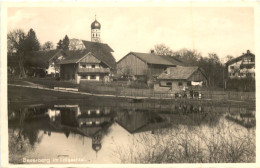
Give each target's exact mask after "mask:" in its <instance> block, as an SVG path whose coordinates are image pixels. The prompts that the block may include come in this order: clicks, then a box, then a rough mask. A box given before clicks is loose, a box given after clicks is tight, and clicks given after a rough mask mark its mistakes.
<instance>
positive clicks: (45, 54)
mask: <svg viewBox="0 0 260 168" xmlns="http://www.w3.org/2000/svg"><path fill="white" fill-rule="evenodd" d="M61 52H62V50H48V51H45V50H44V51H32V52H29V53H27V54H26V57H25V60H26V62H27V63H28V64H30V65H31V66H33V67H38V68H47V67H48V66H49V60H50V59H52V58H53V57H55V56H56V55H57V54H58V53H61Z"/></svg>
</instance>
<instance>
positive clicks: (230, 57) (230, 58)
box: [226, 55, 234, 61]
mask: <svg viewBox="0 0 260 168" xmlns="http://www.w3.org/2000/svg"><path fill="white" fill-rule="evenodd" d="M233 58H234V57H233V56H232V55H227V56H226V61H230V60H232V59H233Z"/></svg>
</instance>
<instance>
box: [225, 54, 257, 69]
mask: <svg viewBox="0 0 260 168" xmlns="http://www.w3.org/2000/svg"><path fill="white" fill-rule="evenodd" d="M247 56H253V57H255V54H253V53H250V52H249V51H248V53H245V54H243V55H241V56H239V57H236V58H233V59H231V60H229V61H227V62H226V65H227V66H228V65H230V64H233V63H235V62H238V61H241V60H242V59H243V58H244V57H247Z"/></svg>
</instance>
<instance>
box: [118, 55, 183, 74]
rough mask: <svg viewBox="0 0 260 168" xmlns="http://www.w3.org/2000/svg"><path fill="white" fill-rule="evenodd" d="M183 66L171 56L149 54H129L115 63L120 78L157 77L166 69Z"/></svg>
mask: <svg viewBox="0 0 260 168" xmlns="http://www.w3.org/2000/svg"><path fill="white" fill-rule="evenodd" d="M177 65H183V64H182V62H181V61H179V60H177V59H175V58H174V57H171V56H161V55H156V54H155V53H154V51H153V50H152V51H151V53H138V52H130V53H128V54H127V55H126V56H124V57H123V58H122V59H120V60H119V61H118V62H117V74H119V75H122V76H135V77H137V78H138V77H142V76H146V75H149V76H153V77H157V76H158V75H159V74H161V73H162V72H163V71H164V70H165V69H166V68H168V67H175V66H177Z"/></svg>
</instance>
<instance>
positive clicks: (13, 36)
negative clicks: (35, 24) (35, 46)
mask: <svg viewBox="0 0 260 168" xmlns="http://www.w3.org/2000/svg"><path fill="white" fill-rule="evenodd" d="M25 41H26V36H25V33H24V31H23V30H21V29H16V30H13V31H10V32H9V33H8V34H7V52H8V53H10V54H8V55H12V54H14V53H15V54H16V55H17V57H18V62H19V69H20V73H19V77H26V74H25V70H24V55H25V50H24V48H25Z"/></svg>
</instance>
